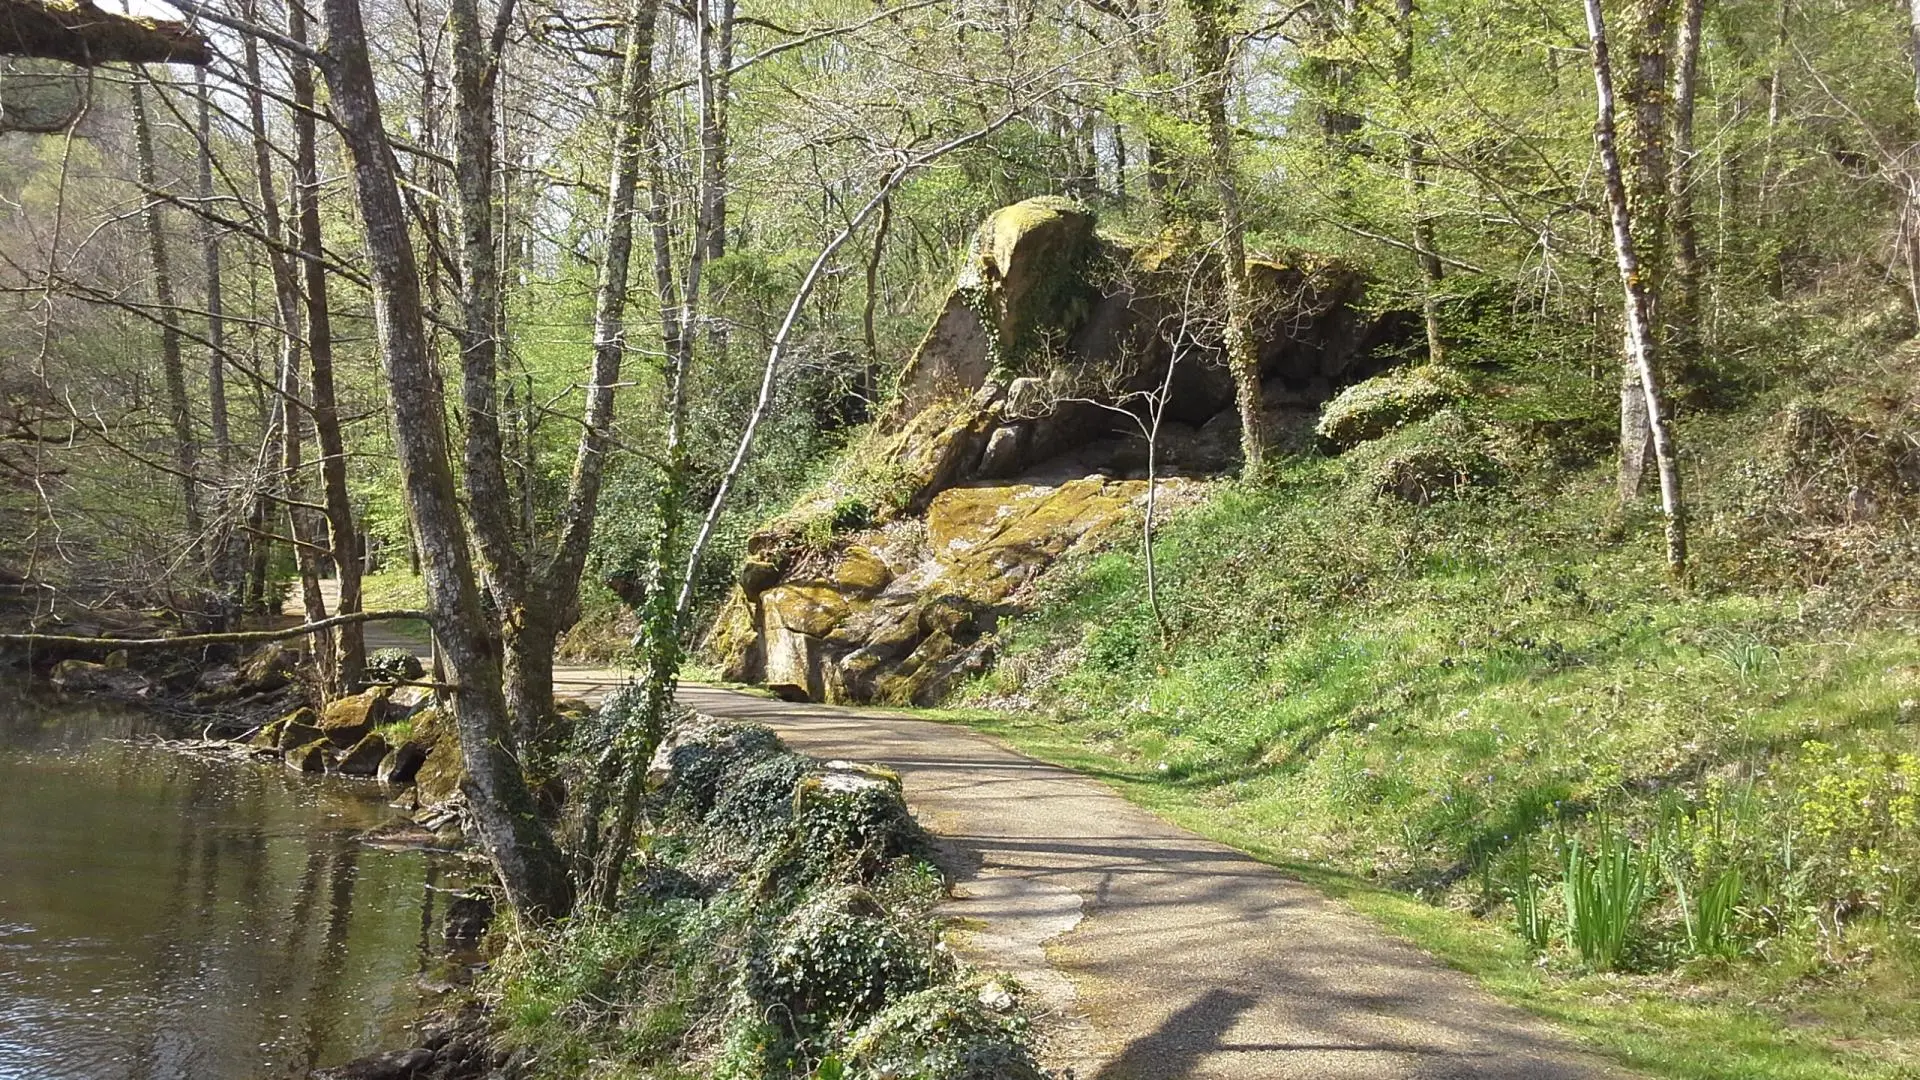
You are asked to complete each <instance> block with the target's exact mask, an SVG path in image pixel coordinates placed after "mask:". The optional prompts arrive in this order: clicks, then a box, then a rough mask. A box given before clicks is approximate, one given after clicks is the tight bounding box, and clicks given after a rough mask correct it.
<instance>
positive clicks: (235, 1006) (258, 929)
mask: <svg viewBox="0 0 1920 1080" xmlns="http://www.w3.org/2000/svg"><path fill="white" fill-rule="evenodd" d="M155 734H175V733H174V732H170V731H167V730H166V727H165V725H164V724H162V723H160V722H159V721H157V720H155V719H153V718H150V717H148V716H146V715H144V714H141V713H138V712H133V711H129V710H127V709H124V708H117V707H112V706H104V705H95V704H90V703H87V702H84V701H81V702H75V701H71V700H68V701H61V700H59V699H55V698H51V697H42V696H32V695H28V694H25V693H24V692H22V691H20V690H19V689H17V688H9V687H7V686H5V685H4V684H0V1080H55V1078H58V1080H241V1078H246V1080H255V1078H269V1077H272V1078H278V1077H301V1076H305V1075H306V1073H307V1072H308V1071H309V1070H311V1069H313V1068H315V1067H325V1066H329V1065H335V1064H339V1063H341V1062H343V1061H346V1060H349V1059H351V1058H353V1057H356V1056H358V1055H360V1054H364V1053H367V1052H369V1051H372V1050H377V1049H382V1048H390V1047H393V1046H399V1045H405V1042H404V1029H405V1026H406V1024H407V1023H408V1022H409V1021H411V1020H413V1019H415V1018H416V1017H417V1016H418V1015H419V1013H420V1012H421V1010H422V1008H423V1007H424V1006H425V1005H426V1004H427V1003H428V1002H429V1000H430V999H431V998H432V996H433V995H434V993H435V992H436V989H444V983H443V982H442V981H441V980H442V979H443V977H444V975H445V974H446V970H445V969H446V968H447V966H448V964H449V960H448V959H447V958H446V955H445V953H446V948H445V946H444V945H443V944H442V939H441V929H440V916H441V913H442V912H443V911H444V909H445V906H446V902H447V900H448V899H449V898H450V897H451V893H449V892H448V891H446V890H447V889H448V887H450V886H452V885H455V884H458V883H459V882H460V881H461V880H463V879H462V877H461V874H462V870H461V868H460V867H459V866H458V865H457V864H456V863H454V862H452V861H450V860H449V859H448V857H446V856H443V855H430V854H427V853H424V852H421V851H417V850H386V849H379V848H372V847H368V846H366V845H365V844H363V843H361V842H360V841H359V837H360V835H361V834H362V833H363V832H364V831H365V830H367V829H369V828H372V827H375V826H378V825H381V824H383V823H385V822H388V821H390V820H393V819H394V818H395V816H396V815H397V813H398V812H397V811H395V810H394V809H392V808H391V807H389V806H388V805H387V802H388V800H389V799H390V798H391V797H392V796H391V795H390V794H389V793H387V792H385V791H383V790H382V789H381V788H380V787H379V786H377V785H375V784H372V783H370V782H356V781H347V780H335V779H324V780H323V779H317V778H313V777H302V776H297V775H294V774H292V773H290V772H288V771H287V770H286V769H284V768H282V767H280V766H279V765H277V764H273V763H266V764H253V763H249V762H245V761H226V760H206V759H203V758H198V757H193V756H189V755H185V754H181V753H178V752H175V751H169V750H166V749H162V748H159V747H155V746H152V745H140V743H139V740H141V739H144V738H149V737H151V736H153V735H155Z"/></svg>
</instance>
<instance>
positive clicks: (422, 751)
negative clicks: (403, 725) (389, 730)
mask: <svg viewBox="0 0 1920 1080" xmlns="http://www.w3.org/2000/svg"><path fill="white" fill-rule="evenodd" d="M426 762H427V744H425V743H423V742H420V741H418V740H415V739H409V740H407V741H406V742H403V743H401V744H400V745H399V746H396V747H393V748H392V749H390V750H388V751H387V756H386V757H384V758H381V759H380V766H379V768H378V769H376V770H375V771H374V774H373V775H374V778H375V779H377V780H379V781H380V782H381V783H383V784H411V783H413V780H414V777H415V776H417V775H418V774H419V772H420V766H422V765H424V764H426Z"/></svg>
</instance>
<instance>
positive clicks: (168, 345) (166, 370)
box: [133, 82, 205, 554]
mask: <svg viewBox="0 0 1920 1080" xmlns="http://www.w3.org/2000/svg"><path fill="white" fill-rule="evenodd" d="M133 136H134V152H135V156H136V157H137V158H138V166H139V170H140V187H141V204H142V205H141V209H140V223H141V224H142V225H143V226H144V227H145V229H146V234H147V261H148V268H149V269H150V270H151V271H152V274H153V303H154V306H155V307H156V308H157V309H158V311H157V312H156V314H158V316H159V318H160V368H161V374H162V376H163V377H164V378H165V380H166V384H167V419H168V421H169V422H170V424H171V425H172V428H173V465H174V470H175V472H177V473H178V474H179V475H178V480H179V483H180V500H181V505H182V510H183V517H184V519H185V522H186V527H187V537H188V542H189V543H190V544H192V545H193V546H194V547H195V548H196V549H199V548H201V545H202V544H203V543H204V539H205V538H204V537H202V536H201V531H202V525H203V522H202V520H201V516H200V491H199V484H198V482H197V477H198V471H199V463H198V461H197V460H196V459H197V455H196V453H195V448H194V444H193V407H192V404H191V403H190V402H189V401H188V400H187V370H186V367H185V365H184V363H183V362H182V361H181V359H180V325H179V322H178V320H179V318H180V311H179V308H178V306H177V305H176V304H175V303H174V296H173V273H172V266H171V260H170V259H169V258H168V257H167V232H166V224H165V222H164V221H162V219H161V216H160V199H159V180H158V179H157V177H156V169H155V165H154V156H153V127H152V125H151V124H150V123H149V122H148V120H147V100H146V89H145V87H143V86H141V85H140V84H139V83H138V82H136V83H134V85H133ZM202 553H203V554H204V549H202Z"/></svg>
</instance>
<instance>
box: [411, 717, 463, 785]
mask: <svg viewBox="0 0 1920 1080" xmlns="http://www.w3.org/2000/svg"><path fill="white" fill-rule="evenodd" d="M413 739H414V740H415V741H417V742H418V743H419V744H420V745H422V746H424V747H426V748H427V753H426V757H425V758H424V759H423V760H422V761H421V762H420V764H419V766H418V767H417V768H416V770H415V772H414V776H413V785H414V789H415V790H416V791H418V792H419V793H420V801H421V802H422V803H423V804H426V805H429V806H431V805H435V804H438V803H444V802H448V801H449V800H451V799H453V798H454V796H456V795H458V794H459V793H460V782H461V781H462V780H463V779H465V777H466V758H465V756H464V755H462V754H461V752H460V735H459V732H457V731H455V730H454V725H453V718H452V717H451V716H448V715H447V714H446V713H444V712H442V711H441V710H439V709H428V710H426V711H425V712H423V713H421V714H419V715H418V716H416V717H414V718H413ZM396 782H397V781H396Z"/></svg>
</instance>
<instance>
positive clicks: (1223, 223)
mask: <svg viewBox="0 0 1920 1080" xmlns="http://www.w3.org/2000/svg"><path fill="white" fill-rule="evenodd" d="M1187 4H1188V8H1189V10H1190V12H1191V14H1192V16H1193V24H1194V46H1193V49H1194V57H1193V60H1194V73H1195V75H1196V77H1197V78H1198V81H1199V87H1200V88H1199V97H1200V112H1201V114H1202V115H1203V116H1204V117H1205V118H1206V124H1207V150H1208V156H1209V159H1210V160H1209V165H1210V166H1211V170H1212V172H1213V185H1214V197H1215V198H1216V199H1217V200H1218V201H1219V203H1220V240H1221V254H1222V257H1223V258H1224V259H1225V262H1226V266H1225V268H1224V269H1225V273H1224V274H1223V278H1224V281H1225V284H1226V301H1227V326H1226V334H1225V338H1226V342H1225V344H1226V351H1227V370H1228V372H1229V373H1231V374H1232V376H1233V386H1234V398H1235V401H1236V402H1237V404H1238V405H1239V411H1240V475H1241V476H1242V477H1243V478H1257V477H1259V476H1261V475H1262V474H1263V473H1264V472H1265V471H1266V450H1267V447H1266V437H1265V432H1264V430H1263V426H1264V425H1263V423H1262V420H1261V414H1262V412H1263V411H1264V410H1263V409H1262V401H1261V393H1260V356H1259V352H1258V350H1257V349H1256V348H1255V346H1254V341H1253V331H1252V326H1251V323H1252V318H1253V312H1252V307H1253V297H1252V289H1251V287H1250V285H1249V282H1248V280H1247V235H1246V224H1245V222H1244V221H1243V220H1242V219H1241V211H1240V179H1239V176H1238V174H1237V171H1236V168H1237V167H1236V165H1235V162H1234V153H1233V125H1232V124H1231V122H1230V121H1229V119H1228V117H1227V89H1228V83H1229V81H1230V79H1231V77H1232V72H1231V71H1230V69H1229V64H1228V54H1227V26H1226V23H1227V21H1228V20H1229V19H1230V18H1231V16H1232V12H1233V7H1232V4H1231V0H1187Z"/></svg>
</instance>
